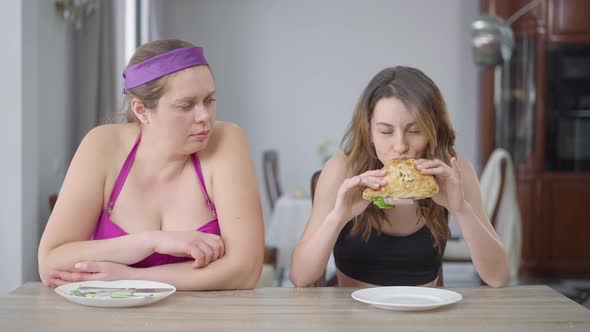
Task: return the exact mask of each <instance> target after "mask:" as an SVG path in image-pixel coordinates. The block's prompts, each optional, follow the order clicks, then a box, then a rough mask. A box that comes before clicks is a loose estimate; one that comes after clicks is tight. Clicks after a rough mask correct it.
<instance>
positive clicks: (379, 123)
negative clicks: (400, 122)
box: [376, 121, 416, 128]
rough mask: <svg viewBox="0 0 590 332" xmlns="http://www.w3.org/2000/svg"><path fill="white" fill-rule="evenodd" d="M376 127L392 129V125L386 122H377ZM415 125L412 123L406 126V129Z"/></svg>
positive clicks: (414, 122)
mask: <svg viewBox="0 0 590 332" xmlns="http://www.w3.org/2000/svg"><path fill="white" fill-rule="evenodd" d="M376 125H378V126H386V127H393V125H391V124H389V123H387V122H377V123H376ZM414 125H416V121H412V122H410V123H408V124H407V125H406V128H408V127H411V126H414Z"/></svg>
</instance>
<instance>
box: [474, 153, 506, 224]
mask: <svg viewBox="0 0 590 332" xmlns="http://www.w3.org/2000/svg"><path fill="white" fill-rule="evenodd" d="M492 157H493V158H492ZM507 158H509V155H508V153H507V152H506V151H505V150H501V149H498V150H496V151H495V155H493V156H490V159H488V162H487V163H486V165H485V167H484V170H483V171H482V173H481V176H480V180H479V181H480V186H481V191H482V200H483V204H484V209H485V210H486V213H487V214H488V216H489V218H490V222H491V224H492V226H493V227H494V228H495V227H496V220H497V219H498V209H499V207H500V202H501V201H502V198H503V196H502V195H503V194H504V186H505V185H506V175H507V173H506V167H507Z"/></svg>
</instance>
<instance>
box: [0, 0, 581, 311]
mask: <svg viewBox="0 0 590 332" xmlns="http://www.w3.org/2000/svg"><path fill="white" fill-rule="evenodd" d="M521 9H522V10H521ZM519 10H520V11H519ZM482 14H489V15H488V16H482ZM588 17H590V2H589V1H584V0H545V1H542V0H540V1H539V0H533V1H529V0H482V1H476V0H445V1H437V0H394V1H392V0H369V1H358V0H356V1H355V0H345V1H340V0H321V1H312V0H299V1H287V0H247V1H237V0H216V1H207V0H194V1H190V0H167V1H163V0H23V1H18V0H10V1H6V2H4V3H3V7H2V11H1V13H0V34H2V36H3V37H2V40H4V41H5V43H4V47H3V52H2V54H1V55H0V56H1V57H2V58H1V63H2V67H3V68H2V71H3V73H4V75H3V77H2V79H1V81H0V82H1V83H0V91H1V93H2V95H1V97H2V98H1V100H2V101H4V102H6V105H5V106H4V107H3V108H2V115H3V116H2V121H1V122H0V145H1V151H2V155H3V158H2V163H1V164H0V176H1V177H2V180H1V181H0V182H1V183H2V184H3V186H2V188H3V190H1V191H0V202H2V205H1V207H0V223H1V226H0V227H1V232H0V261H2V263H3V264H2V266H1V267H0V269H1V272H0V294H5V293H7V292H8V291H10V290H12V289H14V288H16V287H17V286H19V285H20V284H22V283H23V282H26V281H33V280H38V273H37V257H36V256H37V248H38V243H39V239H40V236H41V233H42V232H43V229H44V227H45V223H46V221H47V219H48V217H49V214H50V212H51V202H50V201H51V197H54V196H52V195H56V194H58V192H59V189H60V186H61V183H62V181H63V178H64V176H65V173H66V171H67V167H68V165H69V162H70V159H71V157H72V155H73V153H74V152H75V148H76V147H77V146H78V144H79V142H80V140H81V138H82V137H83V136H84V134H85V133H86V132H87V131H88V130H89V129H90V128H92V127H94V126H96V125H99V124H102V123H108V122H116V121H121V119H123V118H122V117H121V114H119V113H120V111H121V107H122V94H121V90H122V84H123V81H122V77H121V72H122V70H123V69H124V67H125V66H126V63H127V61H128V60H129V58H130V56H131V54H132V53H133V51H134V50H135V48H136V47H137V46H139V45H140V44H142V43H144V42H148V41H151V40H155V39H162V38H177V39H183V40H186V41H189V42H191V43H193V44H196V45H200V46H203V47H204V48H205V52H206V54H207V57H208V59H209V62H210V65H211V68H212V70H213V72H214V75H215V80H216V84H217V97H218V98H217V100H218V102H217V105H218V106H217V107H218V108H217V109H218V115H217V116H218V119H219V120H221V121H231V122H234V123H236V124H238V125H239V126H240V127H242V128H243V129H244V130H245V132H246V134H247V136H248V138H249V141H250V147H251V149H252V155H253V157H254V164H255V167H256V172H257V177H258V184H259V188H260V193H261V198H262V203H263V209H264V215H265V220H264V222H265V229H266V245H267V248H266V249H267V251H266V254H267V255H266V257H265V259H266V263H268V266H269V267H270V269H269V271H270V272H269V274H268V277H267V278H268V280H269V281H270V285H275V286H290V282H289V281H288V278H287V275H288V266H289V260H290V253H291V250H292V249H293V246H294V244H295V242H296V241H297V239H298V238H299V236H300V235H301V232H302V230H303V227H304V226H305V223H306V222H307V217H308V215H309V212H310V211H311V199H312V198H311V196H312V186H313V181H312V175H313V174H314V173H315V172H316V171H318V170H321V168H322V166H323V163H324V162H325V161H326V160H327V159H328V158H329V157H330V156H331V155H333V154H334V153H337V152H338V151H339V141H340V139H341V138H342V135H343V134H344V131H345V129H346V127H347V125H348V123H349V121H350V119H351V116H352V112H353V109H354V106H355V104H356V101H357V98H358V97H359V95H360V94H361V92H362V89H363V88H364V86H365V85H366V84H367V83H368V81H369V79H370V78H371V77H373V75H375V74H376V73H377V72H378V71H379V70H381V69H382V68H385V67H388V66H396V65H405V66H412V67H416V68H419V69H421V70H422V71H424V72H425V73H426V74H427V75H428V76H430V77H431V78H432V79H433V80H434V81H435V82H436V84H437V85H438V86H439V87H440V89H441V91H442V93H443V95H444V97H445V99H446V102H447V106H448V110H449V112H450V115H451V120H452V122H453V125H454V127H455V129H456V131H457V140H456V149H457V152H458V153H459V154H460V155H462V156H463V157H465V158H466V159H468V160H470V161H471V162H472V163H473V164H474V166H475V168H476V171H477V172H478V174H480V176H481V177H480V182H481V184H482V194H483V196H484V204H485V206H486V209H487V210H488V213H489V214H490V218H491V219H492V222H494V227H496V229H497V231H498V233H499V235H500V237H501V238H502V242H503V243H504V245H505V247H506V249H507V250H508V251H509V256H510V257H511V267H512V269H513V271H512V272H513V280H512V284H516V283H542V284H549V285H551V286H552V287H554V288H555V289H557V290H559V291H561V292H563V293H564V294H566V295H567V296H569V297H570V298H572V299H574V300H576V301H578V302H580V303H583V302H584V301H586V299H587V298H588V289H589V288H590V282H589V281H588V280H590V249H589V248H588V244H587V243H588V240H587V237H588V234H590V223H589V222H588V221H589V220H588V219H589V217H588V215H589V214H588V213H587V210H586V207H587V206H588V204H589V203H590V200H589V198H588V197H590V148H589V147H588V146H590V20H589V19H588ZM80 185H84V184H83V183H81V184H80ZM451 229H452V238H451V240H450V241H449V244H448V245H447V252H446V253H445V256H444V257H445V262H444V264H443V268H444V282H445V284H444V286H445V287H447V286H448V287H454V286H477V285H479V284H480V280H479V278H478V277H477V275H476V273H475V270H474V269H473V266H472V265H471V264H470V263H469V261H470V258H469V254H468V252H467V251H466V247H465V244H464V242H462V240H461V234H460V231H459V229H458V227H457V226H456V225H455V224H453V223H451ZM333 272H334V267H333V263H332V262H331V263H330V264H329V265H328V267H327V270H326V283H329V280H330V278H331V276H332V274H333Z"/></svg>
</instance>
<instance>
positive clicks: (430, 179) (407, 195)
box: [363, 159, 438, 209]
mask: <svg viewBox="0 0 590 332" xmlns="http://www.w3.org/2000/svg"><path fill="white" fill-rule="evenodd" d="M382 169H383V170H385V171H386V172H387V173H386V174H385V177H384V179H385V180H386V181H387V184H386V185H385V186H382V187H381V188H379V189H378V190H375V189H373V188H368V187H367V188H366V189H365V190H364V191H363V198H364V199H367V200H372V201H373V203H374V204H375V205H377V206H378V207H380V208H382V209H384V208H392V207H394V206H393V205H390V204H387V203H385V201H384V200H385V198H387V197H391V198H394V199H413V200H419V199H423V198H428V197H431V196H432V195H434V194H436V193H437V192H438V185H437V184H436V181H435V180H434V176H432V175H424V174H422V173H421V172H420V171H419V170H418V169H417V168H416V165H414V159H406V160H391V161H389V162H388V163H387V164H385V166H383V168H382Z"/></svg>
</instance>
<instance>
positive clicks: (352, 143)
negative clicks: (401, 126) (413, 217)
mask: <svg viewBox="0 0 590 332" xmlns="http://www.w3.org/2000/svg"><path fill="white" fill-rule="evenodd" d="M391 97H395V98H397V99H399V100H400V101H402V102H403V103H404V105H406V107H407V108H408V110H409V111H410V112H412V113H413V115H414V116H415V117H416V122H417V125H418V127H419V128H420V131H421V132H423V133H424V134H425V135H426V137H427V138H428V144H427V146H426V151H425V155H424V156H422V157H423V158H426V159H435V158H436V159H440V160H442V161H444V162H445V163H447V164H449V163H450V160H451V158H452V157H454V156H456V152H455V149H454V145H455V130H454V129H453V126H452V125H451V121H450V119H449V113H448V112H447V106H446V103H445V101H444V99H443V97H442V94H441V93H440V90H439V89H438V87H437V86H436V84H434V82H433V81H432V80H431V79H430V78H429V77H428V76H426V75H425V74H424V73H423V72H421V71H420V70H418V69H415V68H410V67H394V68H386V69H384V70H382V71H381V72H379V73H378V74H377V75H376V76H375V77H373V79H372V80H371V81H370V82H369V84H368V85H367V87H366V88H365V90H364V91H363V93H362V95H361V97H360V99H359V101H358V103H357V105H356V108H355V111H354V115H353V117H352V121H351V122H350V125H349V126H348V129H347V130H346V134H345V135H344V137H343V138H342V142H341V146H342V150H343V151H344V153H345V154H346V156H347V157H348V158H347V165H346V166H347V168H348V169H349V170H350V171H352V173H353V174H361V173H364V172H366V171H368V170H373V169H379V168H382V167H383V163H381V161H380V160H379V159H378V158H377V153H376V151H375V146H374V145H373V143H372V141H371V120H372V118H373V111H374V109H375V105H376V104H377V102H378V101H379V100H380V99H382V98H391ZM417 203H418V204H417V205H416V214H417V216H418V222H419V221H420V220H421V219H424V221H425V224H426V226H427V227H428V228H429V229H430V231H431V233H432V235H433V238H434V246H435V247H436V248H438V249H439V251H440V250H442V248H441V244H443V243H445V242H444V241H446V240H447V239H448V238H449V235H450V232H449V226H448V212H447V211H446V209H445V208H444V207H442V206H439V205H438V204H436V203H434V201H433V200H432V199H431V198H427V199H423V200H419V201H417ZM383 220H387V218H386V216H385V212H384V211H383V210H382V209H379V208H378V207H376V206H375V205H373V204H371V205H369V207H368V208H367V209H366V210H365V211H364V212H363V213H361V214H360V215H358V216H357V217H356V218H355V219H354V221H353V222H354V224H353V228H352V231H351V233H352V234H357V233H359V232H361V231H362V238H363V240H365V241H367V240H368V239H369V237H370V235H371V231H372V230H376V231H377V232H379V233H381V222H383Z"/></svg>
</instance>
